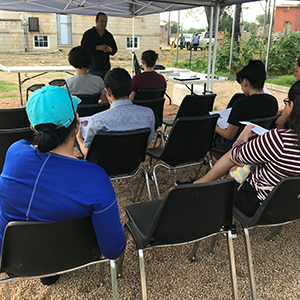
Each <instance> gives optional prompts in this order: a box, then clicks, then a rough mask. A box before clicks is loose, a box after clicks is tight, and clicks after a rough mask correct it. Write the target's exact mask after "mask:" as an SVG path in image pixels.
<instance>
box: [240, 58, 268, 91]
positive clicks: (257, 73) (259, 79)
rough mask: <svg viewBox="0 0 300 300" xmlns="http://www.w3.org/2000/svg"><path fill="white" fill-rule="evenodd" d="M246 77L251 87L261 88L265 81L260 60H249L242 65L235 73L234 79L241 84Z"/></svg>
mask: <svg viewBox="0 0 300 300" xmlns="http://www.w3.org/2000/svg"><path fill="white" fill-rule="evenodd" d="M244 79H247V80H248V81H249V82H250V84H251V86H252V88H254V89H262V88H263V86H264V84H265V81H266V70H265V66H264V64H263V62H262V61H261V60H250V61H249V63H248V65H247V66H246V67H244V68H243V69H242V70H241V71H240V72H238V73H237V75H236V81H237V82H238V83H239V84H241V83H242V81H243V80H244Z"/></svg>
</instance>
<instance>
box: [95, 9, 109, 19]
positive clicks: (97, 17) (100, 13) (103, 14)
mask: <svg viewBox="0 0 300 300" xmlns="http://www.w3.org/2000/svg"><path fill="white" fill-rule="evenodd" d="M99 16H106V17H107V14H105V13H104V12H101V11H100V12H98V13H97V16H96V21H98V20H99Z"/></svg>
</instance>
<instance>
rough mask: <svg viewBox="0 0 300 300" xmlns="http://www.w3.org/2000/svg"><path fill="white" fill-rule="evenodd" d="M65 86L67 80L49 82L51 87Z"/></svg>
mask: <svg viewBox="0 0 300 300" xmlns="http://www.w3.org/2000/svg"><path fill="white" fill-rule="evenodd" d="M65 84H66V81H65V79H53V80H51V81H49V85H55V86H64V85H65Z"/></svg>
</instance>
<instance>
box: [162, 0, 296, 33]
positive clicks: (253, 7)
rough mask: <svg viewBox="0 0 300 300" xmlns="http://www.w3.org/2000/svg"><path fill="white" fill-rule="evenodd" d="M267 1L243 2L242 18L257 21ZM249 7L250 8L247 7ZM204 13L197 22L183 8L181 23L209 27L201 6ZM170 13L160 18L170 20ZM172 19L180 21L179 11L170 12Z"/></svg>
mask: <svg viewBox="0 0 300 300" xmlns="http://www.w3.org/2000/svg"><path fill="white" fill-rule="evenodd" d="M265 3H266V2H265V1H257V2H247V3H244V4H243V6H242V7H243V13H242V18H243V20H244V21H248V22H255V20H256V16H258V15H261V14H264V9H265ZM288 3H289V4H293V5H295V4H300V1H293V2H292V1H284V0H276V5H282V4H288ZM247 7H248V9H246V8H247ZM272 7H273V1H272ZM201 11H202V13H201V14H199V19H200V21H199V22H195V19H193V18H191V17H188V16H187V15H186V14H187V10H181V11H180V25H182V26H183V28H184V29H188V28H190V27H194V28H205V27H207V21H206V16H205V12H204V9H203V7H202V8H201ZM168 18H169V13H168V12H165V13H161V14H160V19H161V20H165V21H168ZM170 20H171V21H176V22H177V21H178V11H173V12H171V13H170Z"/></svg>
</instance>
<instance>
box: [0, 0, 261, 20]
mask: <svg viewBox="0 0 300 300" xmlns="http://www.w3.org/2000/svg"><path fill="white" fill-rule="evenodd" d="M256 1H257V0H256ZM243 2H253V0H221V1H210V0H163V1H160V0H153V1H145V0H0V10H10V11H22V12H39V13H64V14H79V15H96V13H97V12H98V11H103V12H105V13H106V14H107V15H109V16H114V17H125V18H126V17H133V16H142V15H148V14H154V13H160V12H165V11H174V10H182V9H189V8H193V7H198V6H215V7H216V6H217V5H220V6H227V5H232V4H238V3H243Z"/></svg>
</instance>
